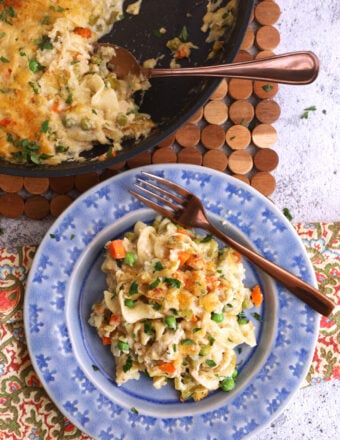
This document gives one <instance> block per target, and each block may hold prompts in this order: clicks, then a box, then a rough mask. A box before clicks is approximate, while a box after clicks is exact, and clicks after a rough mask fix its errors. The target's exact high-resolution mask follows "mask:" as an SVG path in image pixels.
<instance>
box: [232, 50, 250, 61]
mask: <svg viewBox="0 0 340 440" xmlns="http://www.w3.org/2000/svg"><path fill="white" fill-rule="evenodd" d="M253 59H254V56H253V55H252V54H251V53H250V52H248V51H247V50H240V51H239V52H238V54H237V55H236V57H235V59H234V61H233V62H234V63H241V62H243V61H251V60H253Z"/></svg>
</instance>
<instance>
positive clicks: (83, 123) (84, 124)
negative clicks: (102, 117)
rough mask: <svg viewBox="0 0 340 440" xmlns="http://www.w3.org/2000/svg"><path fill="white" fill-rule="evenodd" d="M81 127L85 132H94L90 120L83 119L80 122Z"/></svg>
mask: <svg viewBox="0 0 340 440" xmlns="http://www.w3.org/2000/svg"><path fill="white" fill-rule="evenodd" d="M80 127H81V129H82V130H84V131H89V130H92V123H91V120H90V119H89V118H82V120H81V121H80Z"/></svg>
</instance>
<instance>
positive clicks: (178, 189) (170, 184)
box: [141, 171, 191, 197]
mask: <svg viewBox="0 0 340 440" xmlns="http://www.w3.org/2000/svg"><path fill="white" fill-rule="evenodd" d="M141 174H142V175H144V176H147V177H149V178H150V179H153V180H156V181H157V182H159V183H161V184H162V185H163V186H165V187H168V188H171V189H172V190H174V191H176V192H178V193H179V194H180V195H181V196H183V197H187V196H190V195H191V193H190V192H189V191H187V190H186V189H185V188H183V186H180V185H177V184H176V183H174V182H171V181H169V180H167V179H164V177H160V176H157V175H156V174H152V173H149V172H147V171H142V172H141Z"/></svg>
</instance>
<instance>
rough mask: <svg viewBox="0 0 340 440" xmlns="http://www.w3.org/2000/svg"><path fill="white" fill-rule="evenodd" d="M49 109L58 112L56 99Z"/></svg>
mask: <svg viewBox="0 0 340 440" xmlns="http://www.w3.org/2000/svg"><path fill="white" fill-rule="evenodd" d="M51 110H52V112H54V113H60V108H59V103H58V102H57V101H54V102H53V104H52V107H51Z"/></svg>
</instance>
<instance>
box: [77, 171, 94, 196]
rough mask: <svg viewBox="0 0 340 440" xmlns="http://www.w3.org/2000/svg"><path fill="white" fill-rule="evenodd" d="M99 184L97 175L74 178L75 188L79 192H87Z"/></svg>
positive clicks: (90, 174) (81, 175) (83, 175)
mask: <svg viewBox="0 0 340 440" xmlns="http://www.w3.org/2000/svg"><path fill="white" fill-rule="evenodd" d="M98 182H99V176H98V174H97V173H95V172H92V173H86V174H78V175H77V176H76V177H75V181H74V184H75V187H76V188H77V190H78V191H79V192H81V193H82V192H84V191H87V190H88V189H89V188H92V187H93V186H94V185H96V184H97V183H98Z"/></svg>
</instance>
